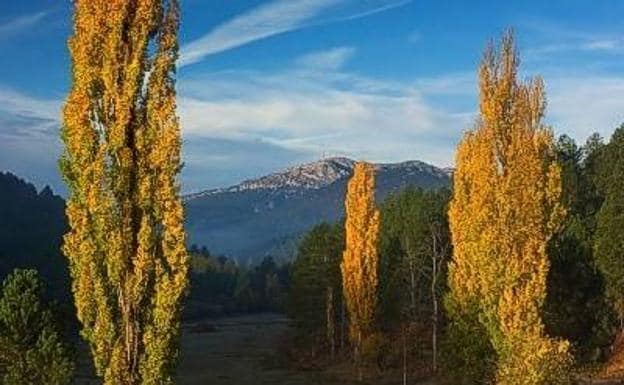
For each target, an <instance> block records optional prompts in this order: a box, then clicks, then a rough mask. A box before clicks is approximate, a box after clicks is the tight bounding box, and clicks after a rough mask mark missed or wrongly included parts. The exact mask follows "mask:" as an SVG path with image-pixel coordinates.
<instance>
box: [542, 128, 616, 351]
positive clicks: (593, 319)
mask: <svg viewBox="0 0 624 385" xmlns="http://www.w3.org/2000/svg"><path fill="white" fill-rule="evenodd" d="M595 140H596V138H595V137H594V139H591V141H592V142H594V141H595ZM590 147H595V146H594V145H592V144H590V145H589V146H587V145H586V146H585V147H579V146H577V145H576V143H575V142H574V140H573V139H572V138H570V137H568V136H566V135H563V136H561V137H560V138H559V140H558V141H557V143H556V146H555V149H556V157H557V161H558V163H559V165H560V166H561V170H562V171H561V177H562V187H563V191H562V201H563V203H564V204H565V206H566V208H567V215H566V218H565V220H564V222H563V226H562V227H561V229H560V230H559V231H558V232H557V233H556V234H555V235H554V236H553V238H552V239H551V241H550V243H549V245H548V255H549V259H550V262H551V267H550V270H549V273H548V290H547V296H546V301H545V305H544V322H545V324H546V329H547V330H548V332H549V334H552V335H555V336H559V337H563V338H565V339H567V340H569V341H570V342H571V343H572V345H573V346H574V348H575V349H574V352H575V355H576V357H577V358H578V359H580V360H581V361H595V360H597V359H599V358H601V349H602V348H603V347H604V346H606V345H608V344H609V342H610V327H609V326H610V321H609V320H610V312H609V311H608V310H607V309H608V306H607V304H606V303H605V299H604V284H603V279H602V276H601V275H600V274H599V272H598V271H597V269H596V268H595V266H594V262H593V261H594V255H593V250H592V245H593V234H594V228H595V225H594V223H595V218H594V217H595V215H596V213H597V210H598V208H599V205H600V203H599V202H600V198H599V195H598V192H597V189H596V186H595V183H594V177H593V176H592V174H593V171H592V169H591V167H592V166H591V165H592V163H593V162H594V160H593V159H592V157H593V155H592V154H593V153H594V152H595V149H591V148H590Z"/></svg>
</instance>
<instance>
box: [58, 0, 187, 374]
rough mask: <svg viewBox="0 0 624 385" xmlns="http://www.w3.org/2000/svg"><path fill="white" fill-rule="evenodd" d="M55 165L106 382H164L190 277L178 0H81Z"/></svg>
mask: <svg viewBox="0 0 624 385" xmlns="http://www.w3.org/2000/svg"><path fill="white" fill-rule="evenodd" d="M74 8H75V13H74V30H73V36H72V37H71V38H70V40H69V50H70V55H71V59H72V85H71V90H70V93H69V96H68V97H67V100H66V104H65V106H64V110H63V122H64V126H63V129H62V139H63V141H64V144H65V152H64V154H63V157H62V159H61V169H62V172H63V174H64V177H65V180H66V182H67V184H68V187H69V192H70V196H69V200H68V202H67V210H66V213H67V217H68V219H69V225H70V230H69V232H68V233H67V234H66V236H65V238H64V246H63V251H64V253H65V255H66V256H67V258H68V259H69V264H70V270H71V275H72V281H73V282H72V290H73V293H74V298H75V304H76V309H77V316H78V319H79V321H80V322H81V324H82V336H83V337H84V338H85V339H86V341H88V343H89V345H90V347H91V352H92V356H93V360H94V363H95V368H96V371H97V374H98V375H99V376H101V377H103V379H104V384H105V385H113V384H114V385H138V384H141V385H152V384H154V385H155V384H158V385H162V384H171V383H172V381H173V380H172V376H173V370H174V360H175V357H176V355H177V346H176V345H177V337H178V329H179V318H180V310H181V298H182V296H183V294H184V293H185V291H186V289H187V270H188V266H187V255H186V250H185V245H184V240H185V235H184V230H183V208H182V202H181V200H180V197H179V182H178V180H177V176H178V173H179V171H180V167H181V161H180V146H181V138H180V129H179V123H178V118H177V117H176V113H175V109H176V97H175V87H174V86H175V77H174V74H175V61H176V59H177V57H178V43H177V30H178V24H179V10H178V4H177V1H176V0H133V1H128V0H77V1H75V2H74Z"/></svg>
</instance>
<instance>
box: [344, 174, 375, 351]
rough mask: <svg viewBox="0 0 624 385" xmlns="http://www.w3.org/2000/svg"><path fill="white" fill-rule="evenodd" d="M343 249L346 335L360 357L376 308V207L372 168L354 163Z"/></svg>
mask: <svg viewBox="0 0 624 385" xmlns="http://www.w3.org/2000/svg"><path fill="white" fill-rule="evenodd" d="M345 208H346V220H345V250H344V253H343V256H342V263H341V265H340V268H341V271H342V287H343V295H344V298H345V302H346V305H347V312H348V316H349V337H350V340H351V342H352V343H353V345H354V346H355V351H356V358H358V359H360V358H361V357H360V355H361V348H362V342H363V341H365V339H366V338H367V337H369V336H370V334H371V333H372V331H373V327H374V316H375V310H376V308H377V285H378V277H377V273H378V265H379V257H378V251H377V243H378V239H379V210H377V208H376V207H375V170H374V168H373V166H372V165H370V164H367V163H363V162H358V163H356V164H355V167H354V171H353V176H352V177H351V180H350V181H349V184H348V187H347V197H346V202H345Z"/></svg>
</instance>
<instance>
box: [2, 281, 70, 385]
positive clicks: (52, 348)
mask: <svg viewBox="0 0 624 385" xmlns="http://www.w3.org/2000/svg"><path fill="white" fill-rule="evenodd" d="M43 294H44V293H43V284H42V282H41V280H40V279H39V275H38V274H37V271H35V270H18V269H16V270H15V271H14V272H13V273H12V274H10V275H9V276H8V277H7V278H6V279H5V280H4V283H3V290H2V297H1V298H0V373H1V374H2V382H1V383H2V384H4V385H33V384H46V385H66V384H69V383H70V381H71V379H72V375H73V371H74V364H73V362H72V360H71V358H70V355H69V351H68V348H67V346H66V345H65V344H64V343H63V341H62V335H61V334H60V332H59V329H58V328H57V325H56V324H55V320H54V317H53V315H52V312H51V310H50V309H49V306H48V305H47V304H46V303H45V302H44V300H43Z"/></svg>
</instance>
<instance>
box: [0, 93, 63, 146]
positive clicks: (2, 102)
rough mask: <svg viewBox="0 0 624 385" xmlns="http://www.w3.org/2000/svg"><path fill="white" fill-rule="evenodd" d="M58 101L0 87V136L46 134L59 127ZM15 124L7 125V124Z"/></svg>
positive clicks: (59, 103)
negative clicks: (0, 123)
mask: <svg viewBox="0 0 624 385" xmlns="http://www.w3.org/2000/svg"><path fill="white" fill-rule="evenodd" d="M60 107H61V101H60V100H48V99H39V98H34V97H31V96H28V95H25V94H23V93H21V92H18V91H15V90H13V89H11V88H7V87H2V86H1V85H0V116H2V117H3V118H4V119H3V121H4V123H5V124H4V125H3V127H0V135H2V134H4V135H6V134H8V133H9V132H12V133H13V134H16V133H20V134H23V135H33V134H41V133H46V132H48V131H49V130H50V129H52V128H56V127H58V125H59V119H60V116H59V114H60ZM11 121H12V122H15V124H9V123H8V122H11Z"/></svg>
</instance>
